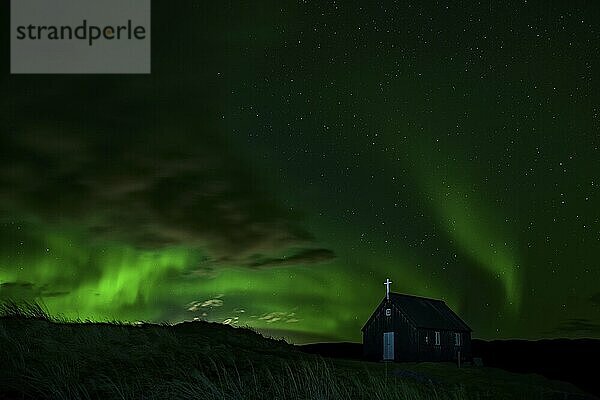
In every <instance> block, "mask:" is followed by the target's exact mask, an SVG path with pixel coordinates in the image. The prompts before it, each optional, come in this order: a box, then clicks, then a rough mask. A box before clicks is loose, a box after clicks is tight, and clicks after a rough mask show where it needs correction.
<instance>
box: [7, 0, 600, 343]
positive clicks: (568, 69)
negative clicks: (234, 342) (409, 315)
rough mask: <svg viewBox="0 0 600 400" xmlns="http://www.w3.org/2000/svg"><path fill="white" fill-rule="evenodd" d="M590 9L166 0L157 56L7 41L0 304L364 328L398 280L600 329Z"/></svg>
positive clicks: (550, 331)
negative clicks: (60, 51) (106, 60)
mask: <svg viewBox="0 0 600 400" xmlns="http://www.w3.org/2000/svg"><path fill="white" fill-rule="evenodd" d="M165 3H166V2H165ZM598 7H599V6H598V5H596V4H592V3H588V4H587V5H586V6H581V7H580V8H577V7H575V6H573V5H571V6H569V5H567V4H566V3H565V4H564V5H558V4H548V3H547V2H545V3H542V2H531V1H530V2H503V3H502V4H497V3H495V2H479V3H473V4H472V5H471V6H470V7H458V6H456V5H454V3H452V2H435V3H434V2H400V3H392V2H389V3H387V2H383V3H382V2H376V3H373V4H367V3H366V2H363V4H362V5H358V4H350V3H343V4H340V3H335V2H314V3H310V2H309V3H304V2H300V3H297V2H283V3H282V2H260V3H254V4H252V5H249V4H246V5H238V4H235V3H233V2H232V3H228V2H226V3H219V4H207V3H206V2H202V1H187V0H186V1H181V2H177V4H161V3H158V2H154V3H153V22H152V23H153V28H152V41H153V66H152V70H153V73H152V75H150V76H133V75H132V76H127V75H118V76H85V75H80V76H57V75H54V76H53V75H48V76H15V75H13V76H11V75H10V74H9V73H8V64H9V63H8V60H7V59H6V58H5V59H4V62H3V63H2V81H1V83H0V90H1V93H2V97H1V98H0V99H1V100H0V101H1V104H0V106H1V107H0V110H1V111H0V130H1V133H0V135H1V136H0V186H1V188H2V190H1V191H0V218H1V225H0V299H1V300H4V299H15V300H37V301H41V302H43V303H44V304H45V305H46V306H47V308H48V309H49V310H50V311H51V312H52V313H57V314H62V315H65V316H67V317H71V318H81V319H94V320H98V319H99V320H107V319H109V320H113V319H116V320H127V321H139V320H148V321H169V322H177V321H182V320H189V319H193V318H200V319H207V320H210V321H218V322H225V323H231V324H235V325H239V326H243V325H249V326H252V327H255V328H258V329H259V330H263V331H265V332H267V333H268V334H271V335H273V336H278V337H279V336H283V337H286V338H288V339H290V340H291V341H294V342H310V341H324V340H352V341H358V340H360V328H361V327H362V325H363V323H364V322H365V321H366V319H367V318H368V317H369V315H370V312H371V311H372V309H373V308H374V307H375V306H376V304H377V303H378V302H379V301H380V300H381V298H382V296H383V295H384V293H385V292H384V286H383V284H382V283H383V281H384V280H385V278H387V277H389V278H390V279H391V280H392V281H393V284H392V290H394V291H398V292H404V293H411V294H416V295H423V296H428V297H436V298H442V299H444V300H445V301H446V302H448V304H449V305H450V306H451V307H453V308H454V310H455V311H456V312H457V313H458V314H459V315H461V316H462V317H463V318H464V319H465V321H467V322H468V323H469V324H470V325H471V326H472V328H473V329H474V336H475V337H480V338H486V339H489V338H509V337H520V338H540V337H563V336H565V337H598V336H599V335H600V285H599V284H598V282H600V268H599V265H598V255H599V254H600V252H599V251H600V207H599V204H600V203H599V198H600V197H599V196H600V189H599V188H600V181H599V172H600V147H599V146H600V94H599V93H600V90H599V88H598V83H597V80H595V79H592V77H593V78H596V76H595V75H596V74H597V68H598V62H599V61H600V60H599V54H600V49H599V47H600V23H599V22H598V21H597V20H594V19H592V16H594V15H599V13H598V12H599V11H600V9H599V8H598ZM8 14H9V13H8V4H3V6H2V13H1V15H2V18H3V20H4V21H5V22H7V25H8ZM174 21H177V23H174ZM2 43H3V45H4V48H5V49H6V48H8V43H9V40H8V33H7V32H4V33H3V34H2ZM7 56H8V55H7V52H5V57H7Z"/></svg>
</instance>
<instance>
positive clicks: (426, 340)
mask: <svg viewBox="0 0 600 400" xmlns="http://www.w3.org/2000/svg"><path fill="white" fill-rule="evenodd" d="M425 344H429V336H425Z"/></svg>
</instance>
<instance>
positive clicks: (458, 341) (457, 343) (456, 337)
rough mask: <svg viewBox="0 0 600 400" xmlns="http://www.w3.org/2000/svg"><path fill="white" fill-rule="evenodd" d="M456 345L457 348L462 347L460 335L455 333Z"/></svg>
mask: <svg viewBox="0 0 600 400" xmlns="http://www.w3.org/2000/svg"><path fill="white" fill-rule="evenodd" d="M454 344H455V345H456V346H460V333H455V334H454Z"/></svg>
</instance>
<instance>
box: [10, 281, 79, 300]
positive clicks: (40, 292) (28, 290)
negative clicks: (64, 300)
mask: <svg viewBox="0 0 600 400" xmlns="http://www.w3.org/2000/svg"><path fill="white" fill-rule="evenodd" d="M68 293H69V292H66V291H55V290H50V289H49V288H48V285H36V284H35V283H31V282H19V281H16V282H3V283H0V299H26V300H29V299H36V298H41V297H58V296H63V295H66V294H68Z"/></svg>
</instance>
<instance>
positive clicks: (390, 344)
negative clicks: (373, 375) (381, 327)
mask: <svg viewBox="0 0 600 400" xmlns="http://www.w3.org/2000/svg"><path fill="white" fill-rule="evenodd" d="M383 359H384V360H392V361H393V360H394V332H384V333H383Z"/></svg>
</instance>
